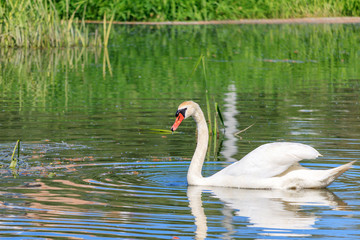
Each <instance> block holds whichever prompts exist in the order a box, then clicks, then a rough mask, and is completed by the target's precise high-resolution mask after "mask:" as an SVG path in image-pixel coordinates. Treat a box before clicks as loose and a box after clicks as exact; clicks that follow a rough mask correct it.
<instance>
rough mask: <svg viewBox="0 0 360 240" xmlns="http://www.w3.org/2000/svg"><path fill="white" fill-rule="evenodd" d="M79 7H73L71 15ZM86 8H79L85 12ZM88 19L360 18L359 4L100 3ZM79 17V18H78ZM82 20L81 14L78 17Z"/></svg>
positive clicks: (262, 0) (90, 4)
mask: <svg viewBox="0 0 360 240" xmlns="http://www.w3.org/2000/svg"><path fill="white" fill-rule="evenodd" d="M66 2H67V0H56V4H55V5H56V7H57V9H58V10H59V12H60V13H61V15H62V16H66V15H67V16H69V13H68V11H67V8H66ZM77 7H78V4H77V3H76V1H72V3H70V12H71V11H73V10H74V9H76V8H77ZM83 8H85V5H84V6H81V7H80V8H79V13H81V12H82V10H83ZM86 9H87V12H86V19H87V20H102V16H103V15H104V13H107V14H111V13H113V12H114V13H115V20H116V21H201V20H236V19H250V18H302V17H341V16H360V1H358V0H340V1H339V0H296V1H295V0H290V1H289V0H278V1H274V0H221V1H220V0H185V1H184V0H146V1H143V0H121V1H120V0H110V1H108V0H99V1H87V3H86ZM79 13H78V14H79ZM79 17H80V14H79Z"/></svg>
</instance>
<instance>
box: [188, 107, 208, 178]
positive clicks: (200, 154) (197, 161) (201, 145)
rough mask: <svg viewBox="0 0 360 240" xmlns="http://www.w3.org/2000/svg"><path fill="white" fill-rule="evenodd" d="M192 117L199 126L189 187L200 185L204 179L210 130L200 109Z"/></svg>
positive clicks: (190, 168) (189, 174)
mask: <svg viewBox="0 0 360 240" xmlns="http://www.w3.org/2000/svg"><path fill="white" fill-rule="evenodd" d="M192 117H193V118H194V120H195V122H196V125H197V144H196V149H195V153H194V155H193V157H192V159H191V163H190V166H189V170H188V174H187V181H188V184H189V185H199V183H200V182H201V181H202V180H203V179H204V178H203V176H202V174H201V169H202V166H203V164H204V160H205V155H206V151H207V147H208V141H209V130H208V127H207V124H206V120H205V117H204V113H203V112H202V110H201V109H200V108H197V110H196V111H195V113H194V114H193V116H192Z"/></svg>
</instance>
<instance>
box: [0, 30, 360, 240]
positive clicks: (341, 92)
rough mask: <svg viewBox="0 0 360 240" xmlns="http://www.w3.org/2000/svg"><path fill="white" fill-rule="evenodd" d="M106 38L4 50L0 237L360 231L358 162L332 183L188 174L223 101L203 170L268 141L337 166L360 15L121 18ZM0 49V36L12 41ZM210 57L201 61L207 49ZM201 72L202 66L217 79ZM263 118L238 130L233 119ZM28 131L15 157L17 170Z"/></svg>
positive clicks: (351, 112) (355, 80) (345, 157)
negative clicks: (0, 43)
mask: <svg viewBox="0 0 360 240" xmlns="http://www.w3.org/2000/svg"><path fill="white" fill-rule="evenodd" d="M115 31H116V35H114V37H113V39H112V42H111V44H110V46H109V48H108V52H107V53H106V52H104V51H103V50H101V49H88V50H86V51H85V50H81V49H80V50H79V49H72V50H52V51H36V50H29V51H28V52H27V53H26V54H25V53H23V52H19V51H7V52H3V54H2V55H3V56H5V54H6V56H7V57H6V58H2V59H1V62H0V64H1V65H0V66H1V75H0V104H1V109H0V110H1V111H0V129H1V135H0V160H1V164H2V165H3V168H2V169H0V173H1V179H2V180H1V187H0V191H1V195H2V198H1V202H0V209H1V216H0V217H1V225H0V226H1V230H0V232H1V235H2V236H3V237H9V238H10V237H17V238H19V239H26V238H29V239H33V238H38V239H41V238H44V239H45V238H47V239H56V238H67V237H76V238H80V239H99V238H123V239H154V238H158V239H194V238H196V239H204V238H206V239H219V238H222V239H236V238H248V239H284V238H286V237H291V238H292V239H296V238H313V237H316V238H320V239H331V238H336V239H337V238H358V237H359V231H358V229H359V225H360V220H359V212H360V200H359V193H358V192H359V186H358V181H359V177H358V174H359V168H358V167H357V165H356V166H355V167H354V168H353V169H351V170H350V171H348V172H346V173H345V174H344V175H343V176H341V177H340V178H339V179H338V180H337V181H336V182H334V183H333V184H332V185H330V187H329V188H328V189H324V190H303V191H271V190H242V189H227V188H210V187H208V188H206V187H188V186H187V183H186V172H187V167H188V165H189V161H190V159H191V156H192V154H193V151H194V149H195V144H196V142H195V125H194V123H193V122H192V121H191V120H188V121H185V122H184V123H183V124H182V125H181V126H180V128H179V130H178V133H177V134H168V133H167V132H161V131H159V129H162V130H169V129H170V127H171V125H172V124H173V122H174V114H175V112H176V109H177V106H178V105H179V104H180V103H181V102H182V101H184V100H190V99H192V100H195V101H197V102H198V103H199V104H200V105H201V106H202V108H203V110H205V108H206V98H205V89H208V92H209V96H210V102H212V103H213V102H217V103H218V104H219V105H220V107H221V110H222V113H223V116H224V122H225V128H223V127H221V131H220V132H221V134H220V137H219V140H218V141H217V143H216V146H214V144H213V139H212V140H211V141H212V144H211V148H210V151H209V154H208V157H207V161H206V163H205V166H204V171H203V174H204V175H205V176H208V175H210V174H213V173H214V172H216V171H218V170H220V169H221V168H223V167H224V166H226V165H228V164H230V163H231V162H233V161H236V160H238V159H240V158H241V157H242V156H244V155H245V154H246V153H248V152H249V151H251V150H252V149H254V148H256V147H257V146H259V145H261V144H263V143H267V142H272V141H294V142H301V143H305V144H309V145H311V146H313V147H315V148H316V149H318V150H319V152H320V153H321V154H323V155H324V157H322V158H319V159H317V160H312V161H304V163H303V164H304V165H305V166H307V167H310V168H314V169H327V168H330V167H335V166H338V165H340V164H344V163H347V162H349V161H352V160H357V159H358V156H359V155H360V145H359V144H360V138H359V133H360V120H359V116H360V105H359V99H360V96H359V95H360V66H359V62H360V51H359V49H358V47H357V46H358V45H359V42H360V39H359V36H358V34H357V33H358V31H359V25H350V24H349V25H336V24H332V25H295V24H294V25H231V26H226V25H224V26H221V25H220V26H219V25H217V26H162V27H153V26H117V27H116V28H115ZM2 51H4V50H2ZM201 54H203V55H204V56H205V59H206V61H205V69H204V66H203V65H200V66H199V67H198V69H197V70H196V71H195V73H192V72H193V69H194V66H195V65H196V63H197V61H198V59H199V56H200V55H201ZM204 72H206V83H205V76H204ZM252 124H254V125H253V126H252V127H251V128H249V129H248V130H246V131H245V132H243V133H241V134H240V136H237V137H236V136H234V133H236V132H238V131H240V130H242V129H245V128H246V127H248V126H250V125H252ZM17 139H21V140H22V144H21V156H20V161H19V164H18V169H17V170H11V169H9V168H8V164H9V162H10V157H11V153H12V149H13V147H14V145H15V142H16V140H17Z"/></svg>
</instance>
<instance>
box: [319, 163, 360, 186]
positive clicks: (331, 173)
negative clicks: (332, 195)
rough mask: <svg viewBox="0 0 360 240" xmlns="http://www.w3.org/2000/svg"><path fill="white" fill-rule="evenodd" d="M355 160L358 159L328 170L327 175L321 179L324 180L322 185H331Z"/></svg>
mask: <svg viewBox="0 0 360 240" xmlns="http://www.w3.org/2000/svg"><path fill="white" fill-rule="evenodd" d="M355 162H356V161H352V162H349V163H346V164H344V165H341V166H339V167H336V168H332V169H329V170H326V172H325V175H324V176H323V178H322V179H321V180H320V181H321V182H322V186H321V187H327V186H329V185H330V184H331V183H332V182H333V181H334V180H335V179H336V178H337V177H339V176H340V175H341V174H343V173H344V172H346V171H347V170H349V169H350V168H351V167H352V166H353V164H354V163H355Z"/></svg>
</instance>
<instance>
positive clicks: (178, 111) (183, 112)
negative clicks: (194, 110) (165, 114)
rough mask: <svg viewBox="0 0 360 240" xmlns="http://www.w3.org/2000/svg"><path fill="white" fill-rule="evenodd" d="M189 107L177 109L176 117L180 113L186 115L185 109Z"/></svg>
mask: <svg viewBox="0 0 360 240" xmlns="http://www.w3.org/2000/svg"><path fill="white" fill-rule="evenodd" d="M186 109H187V108H182V109H179V110H177V111H176V113H175V117H178V116H179V113H181V114H182V115H183V116H184V117H185V111H186Z"/></svg>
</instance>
